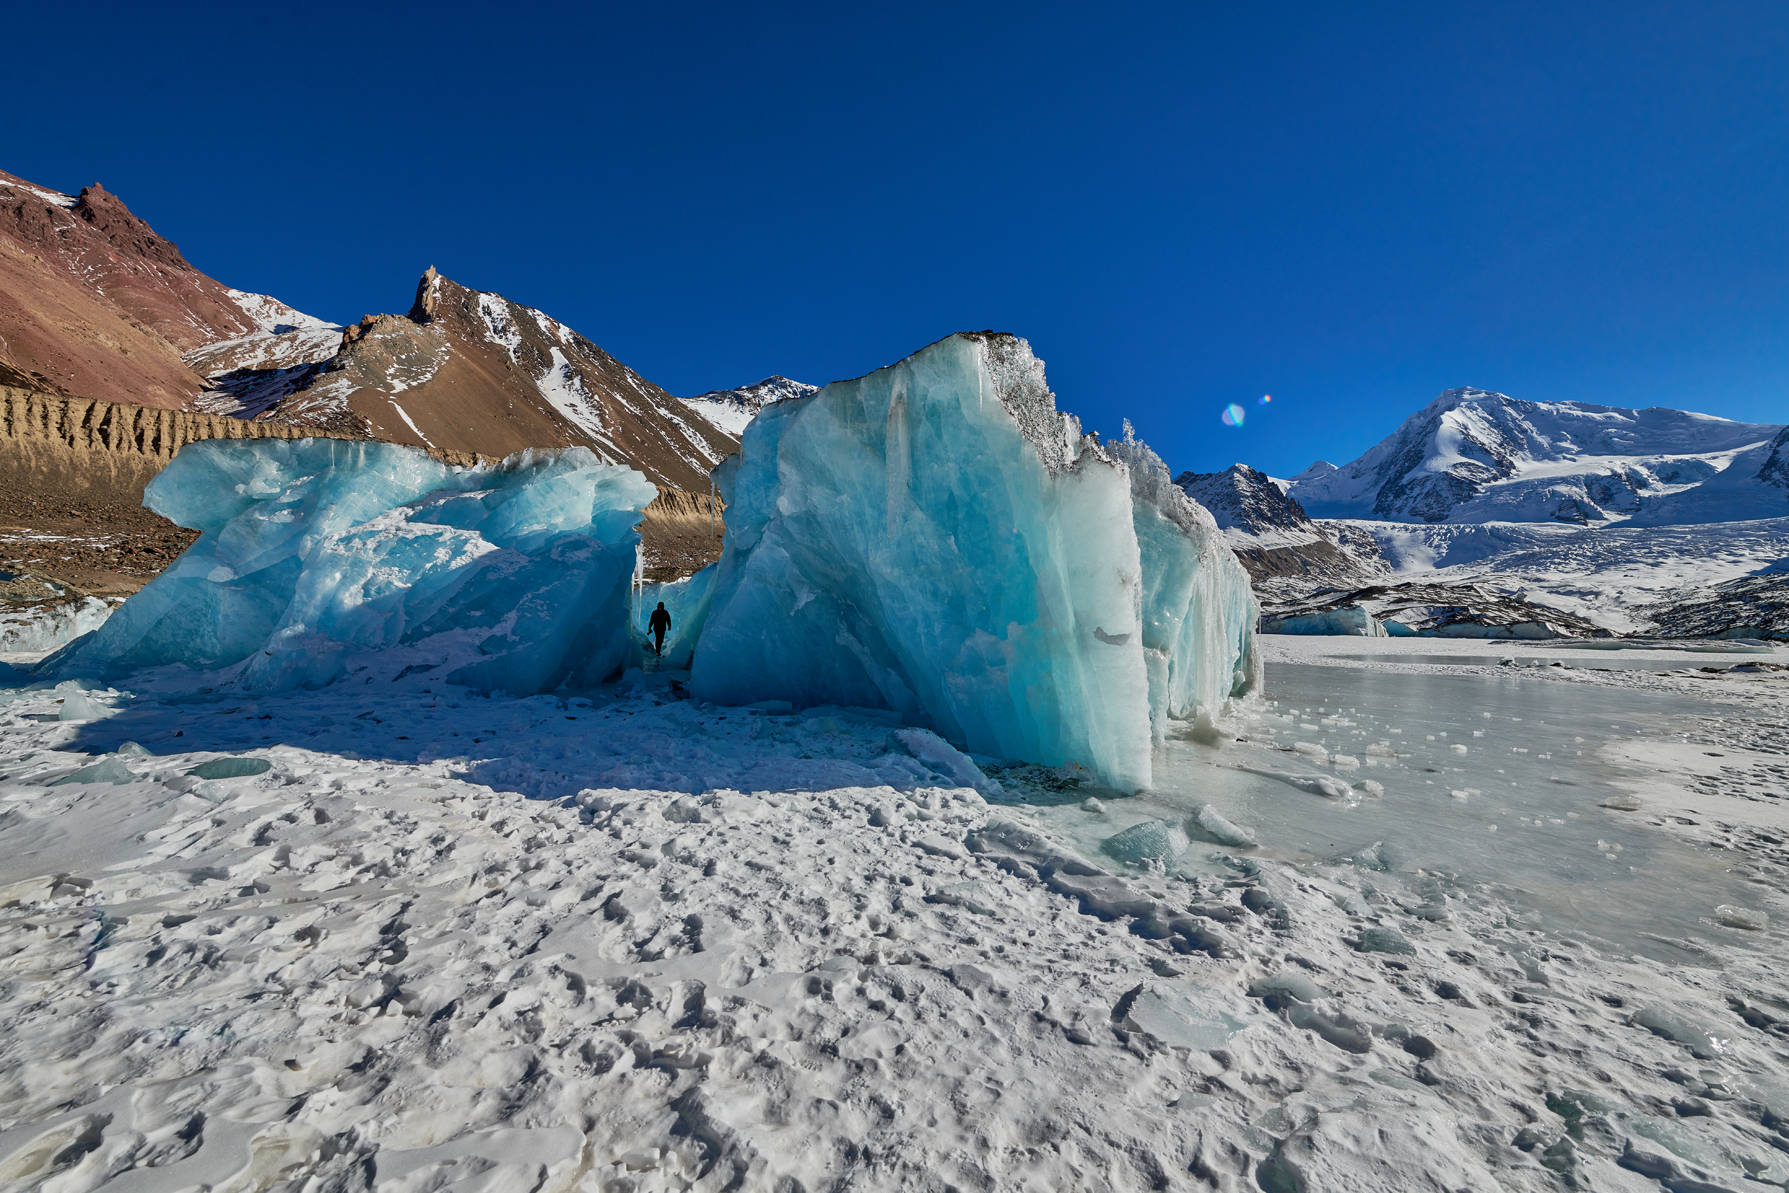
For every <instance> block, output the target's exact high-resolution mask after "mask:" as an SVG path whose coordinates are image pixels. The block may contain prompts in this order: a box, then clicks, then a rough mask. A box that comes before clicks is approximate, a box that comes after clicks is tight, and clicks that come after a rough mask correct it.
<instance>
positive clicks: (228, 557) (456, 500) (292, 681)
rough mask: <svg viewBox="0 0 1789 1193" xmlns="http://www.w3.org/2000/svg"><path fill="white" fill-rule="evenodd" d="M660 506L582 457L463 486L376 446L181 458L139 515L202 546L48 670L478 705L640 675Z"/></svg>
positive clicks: (540, 456) (442, 469)
mask: <svg viewBox="0 0 1789 1193" xmlns="http://www.w3.org/2000/svg"><path fill="white" fill-rule="evenodd" d="M656 492H657V490H655V489H654V488H653V486H652V485H651V484H650V483H649V482H648V481H647V480H646V479H645V478H644V477H642V476H641V475H640V474H639V473H637V472H634V471H633V470H632V469H629V468H624V467H619V466H615V465H607V464H601V463H599V462H598V461H597V459H596V457H595V456H594V455H592V454H591V453H590V452H589V451H588V450H586V449H584V448H568V449H564V450H559V451H525V452H520V453H518V454H516V455H514V456H511V457H509V458H508V459H506V460H504V461H503V462H502V463H500V464H495V465H480V466H477V467H470V468H463V467H455V466H453V465H449V464H445V463H443V462H441V461H439V460H436V459H434V458H433V457H431V456H429V455H428V454H427V453H425V452H423V451H421V450H418V449H414V448H407V447H398V446H395V445H392V444H383V443H367V442H353V441H344V440H336V439H301V440H277V439H266V440H254V441H247V440H221V439H220V440H205V441H202V442H199V443H194V444H190V445H188V446H187V447H185V448H183V449H182V450H181V452H180V454H179V455H178V456H176V457H175V458H174V460H173V462H172V463H170V464H169V465H168V467H167V468H165V469H164V470H163V471H162V472H161V474H160V475H158V476H157V477H156V478H155V479H154V480H153V481H152V482H150V485H149V487H148V489H147V490H146V492H145V494H144V503H145V504H146V505H148V506H149V508H151V509H153V510H155V511H156V512H157V513H159V514H162V515H163V516H164V517H167V518H169V519H171V520H172V521H174V522H176V523H178V524H179V525H182V526H186V527H189V528H191V529H194V530H199V531H201V532H202V534H201V536H200V538H199V540H198V541H197V542H196V543H194V544H193V545H192V547H190V548H189V549H188V550H187V552H186V553H185V554H184V555H182V556H181V557H180V558H179V559H178V560H176V561H175V562H174V565H173V566H172V567H170V568H169V569H168V570H167V571H166V572H164V573H163V574H162V575H160V576H158V577H157V578H156V579H155V580H153V581H152V582H151V583H150V584H149V585H148V586H146V587H145V588H144V589H143V590H142V591H141V592H139V593H138V594H137V595H135V596H133V597H132V598H131V599H130V600H128V601H126V602H125V603H124V604H123V605H122V606H120V607H119V609H118V610H117V611H116V612H115V613H114V614H113V615H112V616H111V618H110V619H109V620H108V621H107V622H106V623H105V624H104V625H103V626H101V627H100V629H99V630H97V631H95V632H94V633H92V634H90V635H88V636H86V637H84V638H81V639H79V640H77V641H75V642H73V643H71V644H70V645H69V646H67V647H66V648H64V649H63V650H62V651H60V652H58V653H57V654H55V655H52V656H50V658H48V659H46V660H45V662H44V664H43V669H44V670H45V671H46V672H49V673H51V674H56V675H79V676H112V675H118V674H122V673H127V672H131V671H136V670H141V669H144V668H149V667H159V666H165V665H169V664H185V665H187V666H190V667H194V668H199V669H205V670H215V669H223V668H228V669H230V672H231V675H230V678H231V679H232V680H233V681H234V682H237V683H240V684H242V685H243V686H245V687H249V688H254V689H277V688H290V687H310V686H317V685H320V684H324V683H328V682H331V681H333V680H336V679H339V678H341V677H342V676H344V675H346V674H348V673H349V672H351V671H355V672H358V671H365V672H367V673H368V675H369V677H373V676H376V675H379V674H396V673H397V672H398V671H400V670H403V669H409V670H417V671H431V670H436V669H439V670H438V672H437V673H438V674H440V675H441V677H442V678H444V679H446V680H448V681H450V682H453V683H460V684H465V685H467V686H469V687H473V688H477V689H480V690H483V691H506V692H514V693H532V692H540V691H546V690H549V689H551V688H554V687H558V686H560V685H563V684H568V683H570V684H582V683H596V682H600V681H601V680H603V679H606V678H608V676H609V675H611V674H613V673H614V672H616V671H617V670H619V669H620V667H621V666H622V664H623V662H624V661H626V660H628V659H631V658H632V654H633V649H634V647H633V638H632V636H631V634H630V633H629V631H628V624H627V623H628V614H629V600H630V592H631V587H632V584H631V581H632V576H633V571H634V563H635V559H636V556H637V549H638V544H639V532H638V530H637V529H636V527H637V525H638V523H639V520H640V511H641V510H642V509H643V508H644V507H645V505H646V504H647V503H648V502H649V501H651V500H652V498H653V497H654V496H655V494H656Z"/></svg>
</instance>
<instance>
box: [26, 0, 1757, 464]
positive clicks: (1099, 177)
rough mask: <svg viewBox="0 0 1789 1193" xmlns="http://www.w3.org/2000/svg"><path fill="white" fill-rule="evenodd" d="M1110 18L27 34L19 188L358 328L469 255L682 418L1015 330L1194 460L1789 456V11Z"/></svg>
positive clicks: (195, 25)
mask: <svg viewBox="0 0 1789 1193" xmlns="http://www.w3.org/2000/svg"><path fill="white" fill-rule="evenodd" d="M1092 7H1093V6H1085V7H1071V6H1062V5H1053V4H1026V5H1017V6H1011V7H1006V6H1002V5H997V4H992V5H991V4H983V5H976V6H962V7H926V6H922V5H912V4H909V5H900V6H888V5H877V4H863V5H814V6H811V7H807V8H801V7H779V8H766V9H753V8H751V7H749V6H743V5H706V4H685V5H675V6H674V5H652V6H626V7H625V8H624V7H620V6H617V7H614V8H608V7H605V6H601V5H594V6H589V5H576V6H572V5H567V6H550V5H511V6H507V7H493V6H489V5H464V6H462V5H455V4H452V3H438V4H432V5H429V6H426V7H421V6H418V7H409V8H406V7H385V8H380V9H378V10H376V11H375V10H374V9H372V8H370V7H369V8H360V7H356V8H350V9H321V8H316V7H314V6H286V7H284V8H282V9H281V10H279V11H257V10H256V9H254V8H253V7H252V6H240V5H231V6H219V7H216V8H205V7H202V6H179V5H167V6H150V5H132V6H119V7H117V8H112V9H108V8H106V7H105V6H103V5H102V6H86V7H84V8H83V9H82V10H81V12H80V14H79V16H78V17H76V18H71V17H70V15H69V13H68V12H67V11H65V10H64V9H61V8H58V7H57V6H54V5H33V6H30V7H24V6H14V7H13V8H12V10H11V11H9V13H8V15H7V17H6V24H7V26H8V29H9V32H10V34H11V40H12V43H13V45H14V47H15V48H14V52H13V53H11V54H9V55H8V71H9V87H8V89H9V91H10V92H11V94H13V95H14V96H15V97H20V96H23V97H31V96H37V97H41V98H42V99H43V101H44V106H42V107H29V108H28V107H21V106H20V104H14V105H13V108H12V112H11V117H10V119H9V120H8V122H7V123H8V129H7V133H6V135H5V137H4V138H3V139H0V146H3V147H4V154H3V160H0V168H4V169H7V170H10V171H12V172H14V173H17V174H20V175H22V176H24V177H26V178H29V179H31V180H33V181H36V182H39V183H42V184H45V185H49V186H54V187H58V188H60V189H64V190H73V189H76V188H78V187H79V186H81V185H82V184H84V183H86V182H90V181H93V180H96V179H97V180H99V181H102V182H104V183H105V185H106V186H107V187H108V188H110V189H111V190H113V191H115V192H117V193H118V194H119V195H120V196H122V197H123V198H124V199H125V201H126V202H127V203H129V204H130V205H131V206H132V208H133V209H134V210H136V211H137V212H138V214H140V215H142V216H143V217H144V218H146V219H148V220H149V221H150V222H151V223H152V224H153V225H154V226H155V227H156V228H157V229H158V230H159V231H161V232H162V233H164V234H165V235H167V236H169V237H170V238H172V239H174V240H175V241H176V242H178V243H179V244H180V246H181V248H182V249H183V250H184V251H185V252H186V254H187V256H188V258H189V259H191V260H192V261H193V262H194V264H196V265H197V266H198V267H199V268H201V269H204V270H205V271H206V272H208V273H210V274H212V275H213V276H215V277H217V278H219V279H220V280H222V281H224V282H226V283H228V284H230V285H234V286H239V287H242V288H245V289H252V290H261V291H266V292H268V293H272V294H274V295H277V296H278V297H280V298H282V299H284V300H286V301H287V302H290V303H292V304H293V305H294V306H297V307H299V308H300V309H303V310H307V311H309V312H311V313H313V314H317V315H322V316H325V317H328V318H332V319H336V320H344V321H345V320H351V319H355V318H358V317H359V316H360V315H361V314H363V313H366V312H370V311H391V310H398V311H401V310H404V309H407V307H408V305H409V302H410V299H411V295H412V291H413V288H414V285H415V281H416V277H417V275H418V274H419V273H420V272H421V271H422V269H423V268H424V267H425V266H427V265H430V264H434V265H436V266H438V267H439V268H440V269H441V270H442V272H443V273H445V274H447V275H448V276H450V277H452V278H455V279H456V280H458V281H461V282H464V283H466V284H468V285H472V286H476V287H479V288H482V289H489V290H497V291H500V292H502V293H504V294H506V295H508V296H510V297H512V298H514V299H517V300H518V301H521V302H525V303H527V304H529V305H532V306H537V307H540V308H542V309H544V310H546V311H549V312H551V313H552V314H553V315H555V316H556V317H558V318H560V319H561V320H563V321H564V322H566V323H569V324H570V325H571V326H573V327H575V328H577V329H578V330H579V331H581V332H583V333H584V334H586V335H588V336H589V337H590V338H591V339H593V340H595V341H596V342H597V343H599V344H602V345H603V346H604V347H606V348H608V349H609V350H610V351H611V352H613V353H614V354H615V355H616V356H618V357H620V358H621V359H622V360H624V361H626V362H627V363H629V364H631V365H633V366H634V367H635V368H637V369H638V370H640V372H642V373H643V374H645V375H646V376H647V377H649V378H651V379H652V380H654V381H657V382H658V383H660V384H662V385H664V386H665V387H666V388H668V389H670V390H672V391H673V392H676V393H693V392H696V391H699V390H704V389H709V388H714V387H717V386H723V385H732V384H740V383H743V382H747V381H752V380H755V379H757V378H759V377H761V376H764V375H765V374H768V373H774V372H780V373H786V374H788V375H790V376H794V377H799V378H802V379H805V380H812V381H817V382H823V381H827V380H831V379H833V378H837V377H846V376H855V375H857V374H860V373H863V372H866V371H868V370H870V369H873V368H876V367H878V366H880V365H883V364H887V363H889V362H890V361H893V360H895V359H897V358H899V357H900V356H902V355H904V354H906V353H907V352H909V351H911V350H913V349H914V348H917V347H919V346H921V345H923V344H925V343H928V342H930V341H931V340H934V339H936V338H938V337H939V336H942V335H945V334H947V333H949V332H951V331H954V330H959V329H966V328H984V327H992V328H999V329H1002V330H1008V331H1013V332H1017V333H1019V334H1021V335H1024V336H1026V337H1028V338H1029V339H1030V340H1031V342H1032V344H1033V346H1034V347H1035V348H1036V350H1037V352H1038V353H1039V355H1041V356H1042V357H1044V359H1045V360H1046V361H1047V362H1048V365H1049V372H1050V378H1051V382H1052V385H1053V386H1054V388H1055V389H1056V391H1057V394H1058V396H1059V398H1060V400H1061V403H1062V405H1063V406H1064V408H1066V409H1069V410H1072V411H1074V412H1076V413H1078V414H1080V415H1082V417H1083V418H1084V419H1085V421H1086V422H1087V423H1088V425H1089V426H1090V427H1094V428H1100V429H1105V430H1116V429H1117V427H1118V424H1119V420H1120V419H1121V418H1123V417H1125V416H1127V415H1128V416H1129V417H1130V418H1131V419H1132V420H1133V421H1134V422H1135V423H1136V425H1137V427H1138V429H1139V431H1140V433H1142V434H1143V435H1144V437H1145V438H1147V439H1149V440H1150V441H1151V442H1152V443H1154V444H1155V445H1156V446H1157V447H1158V448H1159V449H1160V450H1161V451H1162V453H1163V455H1164V456H1165V457H1167V459H1168V462H1169V464H1170V465H1171V466H1172V467H1174V468H1176V469H1180V468H1194V469H1200V470H1208V469H1213V468H1219V467H1223V466H1225V465H1227V464H1229V463H1230V462H1232V461H1234V460H1239V459H1240V460H1246V461H1248V462H1250V463H1253V464H1256V465H1257V466H1259V467H1263V468H1266V469H1268V470H1270V471H1274V472H1277V473H1280V474H1285V473H1288V472H1291V471H1296V470H1297V469H1299V468H1302V467H1303V466H1304V465H1306V464H1307V463H1309V462H1310V461H1311V460H1312V459H1314V458H1317V457H1319V456H1322V457H1327V458H1330V459H1332V460H1336V461H1342V460H1345V459H1350V458H1352V457H1354V456H1355V455H1358V454H1359V453H1360V452H1361V451H1362V450H1363V449H1365V448H1366V447H1367V446H1369V445H1370V444H1371V443H1373V442H1375V441H1376V440H1378V439H1379V438H1381V437H1383V436H1384V435H1385V434H1387V433H1389V432H1390V431H1391V430H1392V429H1393V428H1394V427H1395V426H1396V424H1397V423H1398V422H1399V421H1400V420H1401V419H1402V418H1404V417H1405V416H1406V415H1408V414H1409V413H1411V412H1412V411H1414V410H1415V409H1417V408H1418V407H1420V406H1421V405H1423V404H1424V403H1425V402H1427V401H1428V400H1429V399H1430V398H1432V397H1433V396H1434V395H1435V394H1436V393H1437V392H1439V391H1440V390H1441V389H1443V388H1445V387H1447V386H1451V385H1463V384H1470V385H1479V386H1485V387H1488V388H1492V389H1500V390H1502V391H1504V392H1506V393H1510V394H1512V395H1514V396H1517V397H1524V398H1535V399H1576V400H1583V401H1595V402H1605V403H1609V404H1612V405H1627V406H1647V405H1667V406H1679V407H1684V408H1689V409H1696V410H1704V411H1707V412H1710V413H1714V414H1721V415H1725V416H1728V417H1732V418H1743V419H1749V420H1752V421H1761V422H1785V421H1789V386H1786V384H1785V378H1789V220H1786V219H1785V212H1786V211H1789V115H1786V114H1789V72H1786V71H1785V70H1784V69H1783V67H1782V64H1783V63H1784V62H1785V61H1789V5H1784V4H1782V3H1781V2H1780V0H1776V2H1770V3H1723V2H1721V0H1713V2H1709V3H1700V4H1690V3H1683V4H1650V3H1645V2H1644V0H1638V2H1632V3H1621V4H1603V3H1578V4H1558V3H1548V4H1522V3H1493V4H1480V5H1439V4H1434V3H1421V4H1416V3H1412V4H1373V3H1361V4H1352V5H1339V4H1327V3H1326V4H1273V3H1258V4H1253V5H1246V6H1241V5H1237V6H1222V7H1220V6H1215V5H1175V6H1151V5H1137V6H1127V5H1108V6H1101V7H1100V8H1099V11H1097V12H1095V11H1090V10H1091V8H1092ZM641 9H651V10H652V11H650V12H643V11H640V10H641ZM23 102H24V101H22V100H21V101H20V103H23ZM1264 393H1271V394H1272V395H1273V398H1274V400H1273V402H1272V404H1271V405H1269V406H1265V407H1263V406H1261V405H1259V404H1258V399H1259V397H1260V395H1262V394H1264ZM1232 402H1235V403H1239V404H1242V405H1244V407H1245V408H1246V410H1247V412H1248V417H1247V420H1246V422H1245V423H1244V425H1243V426H1242V427H1240V428H1229V427H1226V426H1224V425H1222V423H1221V422H1220V420H1219V416H1220V413H1221V411H1222V410H1223V409H1224V407H1225V406H1226V405H1227V404H1229V403H1232Z"/></svg>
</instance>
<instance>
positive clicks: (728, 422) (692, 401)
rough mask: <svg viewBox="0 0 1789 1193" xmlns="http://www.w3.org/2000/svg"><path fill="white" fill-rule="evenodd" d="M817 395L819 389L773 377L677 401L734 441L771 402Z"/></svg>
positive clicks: (802, 382) (803, 382)
mask: <svg viewBox="0 0 1789 1193" xmlns="http://www.w3.org/2000/svg"><path fill="white" fill-rule="evenodd" d="M818 392H820V387H819V386H817V385H809V384H807V383H806V382H805V381H792V380H790V379H789V378H787V377H783V376H775V377H766V378H765V379H764V380H762V381H759V382H756V383H754V384H752V385H742V386H740V387H739V388H738V389H713V390H709V391H708V392H707V393H705V394H697V395H696V396H695V397H693V398H680V399H678V400H679V401H681V402H682V403H683V404H684V405H685V406H688V407H689V408H690V409H691V410H694V411H695V412H696V413H697V414H699V415H701V416H702V417H703V418H704V419H707V420H708V422H710V423H712V424H713V425H714V426H716V427H719V428H720V429H721V430H722V431H725V432H726V433H727V434H729V435H731V436H733V437H734V438H735V439H737V438H739V437H740V436H742V435H744V434H745V428H746V426H747V425H748V424H750V422H751V421H752V419H753V418H755V417H757V414H758V411H760V410H762V409H764V407H766V406H768V405H770V404H771V403H772V402H781V401H783V400H785V399H787V398H802V397H806V396H807V395H808V394H811V393H818Z"/></svg>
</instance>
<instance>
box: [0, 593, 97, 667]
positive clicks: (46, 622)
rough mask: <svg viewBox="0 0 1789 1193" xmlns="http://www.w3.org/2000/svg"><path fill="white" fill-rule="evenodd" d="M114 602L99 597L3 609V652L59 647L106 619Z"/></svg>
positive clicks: (0, 627) (0, 617) (0, 651)
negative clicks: (108, 602)
mask: <svg viewBox="0 0 1789 1193" xmlns="http://www.w3.org/2000/svg"><path fill="white" fill-rule="evenodd" d="M111 612H112V606H110V605H108V604H106V603H105V602H104V601H102V600H100V599H99V598H98V597H82V598H80V599H79V600H63V601H57V602H53V603H47V604H42V605H34V606H31V607H29V608H25V609H13V610H7V611H5V612H0V654H7V653H13V652H17V653H20V654H34V653H36V652H38V651H44V650H55V649H56V648H57V647H59V646H62V645H64V644H66V643H68V642H71V641H73V640H74V639H76V638H78V637H80V636H81V635H82V634H87V633H91V632H93V631H94V630H97V629H98V628H99V627H100V626H101V625H103V624H104V623H105V620H106V618H107V617H108V616H110V615H111Z"/></svg>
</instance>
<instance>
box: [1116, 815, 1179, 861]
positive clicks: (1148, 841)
mask: <svg viewBox="0 0 1789 1193" xmlns="http://www.w3.org/2000/svg"><path fill="white" fill-rule="evenodd" d="M1189 844H1190V842H1188V841H1187V838H1186V832H1185V831H1184V830H1183V829H1182V828H1181V827H1180V826H1179V825H1178V824H1171V823H1169V822H1168V821H1166V820H1145V821H1143V822H1142V823H1140V824H1133V825H1131V826H1130V827H1129V828H1127V829H1125V830H1124V831H1123V832H1121V833H1114V834H1113V835H1112V836H1110V837H1107V838H1106V839H1105V840H1104V841H1102V842H1100V848H1101V849H1103V850H1105V851H1106V852H1107V853H1109V854H1111V855H1112V856H1113V857H1115V858H1117V859H1118V860H1119V861H1121V862H1126V863H1128V864H1130V865H1133V866H1146V867H1157V868H1159V867H1161V866H1165V865H1167V864H1168V863H1169V862H1171V861H1173V860H1174V859H1175V858H1177V857H1179V856H1180V855H1181V854H1183V853H1185V852H1186V850H1187V846H1188V845H1189Z"/></svg>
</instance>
